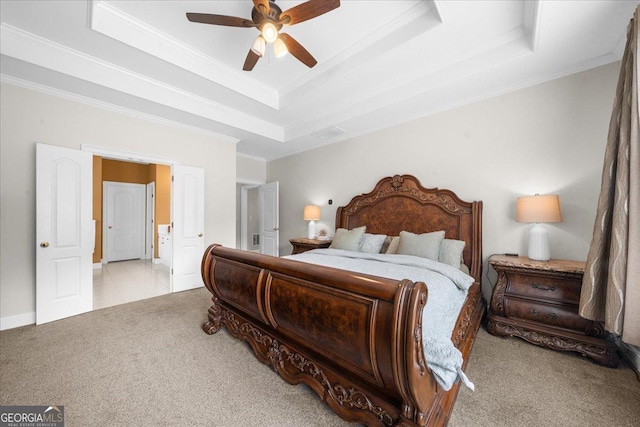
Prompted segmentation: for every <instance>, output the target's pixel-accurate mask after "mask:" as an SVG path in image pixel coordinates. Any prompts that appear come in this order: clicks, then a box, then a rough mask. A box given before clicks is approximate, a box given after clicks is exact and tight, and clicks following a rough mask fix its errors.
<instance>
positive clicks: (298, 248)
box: [289, 238, 331, 255]
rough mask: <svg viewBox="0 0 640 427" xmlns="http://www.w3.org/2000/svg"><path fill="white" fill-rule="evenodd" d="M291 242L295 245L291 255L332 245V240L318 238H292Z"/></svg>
mask: <svg viewBox="0 0 640 427" xmlns="http://www.w3.org/2000/svg"><path fill="white" fill-rule="evenodd" d="M289 242H291V244H292V245H293V251H291V255H295V254H301V253H302V252H306V251H310V250H311V249H324V248H328V247H329V246H330V245H331V240H317V239H304V238H299V239H290V240H289Z"/></svg>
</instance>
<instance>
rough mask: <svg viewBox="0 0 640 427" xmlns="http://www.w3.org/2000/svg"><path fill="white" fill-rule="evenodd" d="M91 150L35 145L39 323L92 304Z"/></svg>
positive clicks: (37, 321)
mask: <svg viewBox="0 0 640 427" xmlns="http://www.w3.org/2000/svg"><path fill="white" fill-rule="evenodd" d="M92 168H93V160H92V155H91V153H88V152H84V151H78V150H72V149H68V148H62V147H56V146H52V145H46V144H36V242H35V243H36V245H37V248H36V324H38V325H40V324H42V323H46V322H51V321H53V320H58V319H63V318H65V317H69V316H75V315H76V314H80V313H85V312H87V311H91V310H92V309H93V272H92V254H91V253H92V251H93V248H92V247H91V242H92V239H93V230H92V226H93V221H92V215H91V210H92Z"/></svg>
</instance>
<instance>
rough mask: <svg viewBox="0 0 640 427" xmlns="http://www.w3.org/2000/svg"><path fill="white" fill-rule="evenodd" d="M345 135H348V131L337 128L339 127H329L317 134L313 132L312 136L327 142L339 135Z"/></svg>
mask: <svg viewBox="0 0 640 427" xmlns="http://www.w3.org/2000/svg"><path fill="white" fill-rule="evenodd" d="M345 133H347V131H346V130H344V129H341V128H339V127H337V126H329V127H328V128H326V129H322V130H319V131H317V132H313V133H312V134H311V136H313V137H315V138H318V139H323V140H325V139H331V138H334V137H336V136H338V135H342V134H345Z"/></svg>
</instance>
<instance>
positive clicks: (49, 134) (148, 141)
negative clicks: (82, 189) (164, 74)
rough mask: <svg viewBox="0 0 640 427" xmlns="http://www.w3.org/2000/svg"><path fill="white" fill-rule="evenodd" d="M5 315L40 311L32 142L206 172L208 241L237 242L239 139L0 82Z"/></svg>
mask: <svg viewBox="0 0 640 427" xmlns="http://www.w3.org/2000/svg"><path fill="white" fill-rule="evenodd" d="M0 110H1V114H0V132H1V133H0V162H1V163H0V166H1V169H0V190H1V207H0V236H1V239H0V318H12V320H14V321H16V322H18V321H20V320H21V319H27V318H29V317H30V316H33V312H34V311H35V250H36V245H35V200H36V199H35V143H36V142H42V143H46V144H51V145H57V146H61V147H68V148H74V149H80V148H81V144H83V143H85V144H91V145H96V146H100V147H104V148H108V149H112V150H120V151H125V152H132V153H139V154H143V155H147V156H157V157H162V158H166V159H170V160H174V161H178V162H179V163H180V164H182V165H187V166H196V167H201V168H204V170H205V198H206V201H205V244H208V243H210V242H213V241H216V242H220V243H222V244H224V245H228V246H233V245H234V244H235V232H234V229H235V181H236V161H235V159H236V148H235V144H234V143H231V142H225V141H220V140H217V139H215V138H213V137H210V136H206V135H203V134H200V133H195V132H190V131H187V130H184V129H178V128H175V127H171V126H164V125H161V124H158V123H153V122H150V121H146V120H142V119H139V118H134V117H131V116H127V115H124V114H120V113H116V112H111V111H108V110H103V109H100V108H95V107H91V106H88V105H85V104H81V103H78V102H74V101H69V100H65V99H62V98H58V97H55V96H51V95H45V94H42V93H39V92H35V91H31V90H26V89H23V88H19V87H16V86H12V85H7V84H2V87H1V90H0Z"/></svg>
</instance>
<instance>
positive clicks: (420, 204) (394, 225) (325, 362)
mask: <svg viewBox="0 0 640 427" xmlns="http://www.w3.org/2000/svg"><path fill="white" fill-rule="evenodd" d="M361 225H366V226H367V232H369V233H377V234H386V235H393V236H397V235H398V234H399V233H400V231H402V230H406V231H411V232H414V233H425V232H431V231H437V230H444V231H445V238H448V239H457V240H463V241H465V242H466V246H465V248H464V251H463V255H462V258H463V261H464V264H465V265H466V266H467V268H468V269H469V271H470V274H471V276H473V277H474V279H475V283H474V284H473V285H472V287H471V288H470V289H469V292H468V295H467V299H466V301H465V304H464V305H463V307H462V311H461V312H460V315H459V316H458V319H457V323H456V326H455V329H454V331H453V333H452V336H451V339H452V341H453V343H454V345H456V347H457V348H458V349H459V350H460V351H461V352H462V356H463V359H464V363H465V364H466V361H467V359H468V357H469V353H470V351H471V346H472V344H473V340H474V338H475V334H476V331H477V330H478V327H479V324H480V319H481V318H482V315H483V313H484V309H485V303H484V300H483V298H482V294H481V292H480V277H481V276H482V202H465V201H462V200H461V199H459V198H458V197H457V196H456V194H455V193H453V192H452V191H450V190H439V189H437V188H424V187H422V186H421V185H420V183H419V181H418V180H417V179H416V178H415V177H413V176H411V175H395V176H393V177H387V178H383V179H382V180H380V181H379V182H378V184H377V185H376V186H375V188H374V189H373V190H372V191H371V192H369V193H367V194H362V195H359V196H356V197H354V198H353V199H352V200H351V202H350V203H349V204H347V205H346V206H344V207H340V208H338V210H337V212H336V227H342V228H348V229H351V228H355V227H359V226H361ZM202 276H203V279H204V282H205V285H206V286H207V288H208V289H209V291H211V293H212V294H213V305H212V306H211V308H210V309H209V321H208V322H207V323H205V324H204V325H203V328H204V330H205V331H206V332H207V333H209V334H213V333H215V332H217V331H218V330H219V329H220V328H221V327H222V326H223V325H224V326H225V327H226V328H227V329H228V330H229V332H230V333H231V334H232V335H233V336H235V337H237V338H239V339H242V340H244V341H246V342H247V343H249V345H250V346H251V347H252V348H253V351H254V352H255V354H256V356H257V357H258V359H259V360H260V361H262V362H263V363H266V364H269V365H270V366H271V367H272V368H273V369H274V370H275V371H276V372H278V374H280V376H281V377H282V378H284V379H285V380H286V381H287V382H289V383H291V384H299V383H305V384H307V385H309V386H310V387H311V388H313V390H315V391H316V393H317V394H318V395H319V396H320V398H321V399H322V400H324V401H325V402H327V404H328V405H329V406H330V407H331V408H332V409H333V410H334V411H335V412H336V414H338V415H339V416H340V417H342V418H343V419H345V420H348V421H358V422H361V423H364V424H366V425H370V426H389V425H404V426H426V425H429V426H441V425H446V424H447V422H448V420H449V416H450V415H451V411H452V409H453V404H454V402H455V399H456V396H457V393H458V389H459V387H460V383H456V384H454V386H453V387H452V388H451V390H449V391H444V390H442V389H441V387H440V386H439V385H438V384H437V382H436V381H435V379H434V377H433V375H432V374H431V372H430V370H429V368H428V367H427V365H426V361H425V358H424V353H423V348H422V332H421V331H422V329H421V328H422V325H421V319H422V310H423V308H424V307H425V304H426V301H427V298H428V292H427V287H426V285H425V284H424V283H422V282H418V283H414V282H411V281H409V280H402V281H398V280H391V279H385V278H381V277H376V276H369V275H364V274H360V273H352V272H349V271H345V270H339V269H335V268H329V267H323V266H317V265H312V264H307V263H302V262H298V261H294V260H290V259H282V258H276V257H271V256H265V255H260V254H256V253H252V252H246V251H240V250H236V249H228V248H224V247H222V246H219V245H211V246H210V247H209V248H208V249H207V251H206V252H205V254H204V257H203V260H202ZM463 366H464V365H463Z"/></svg>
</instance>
